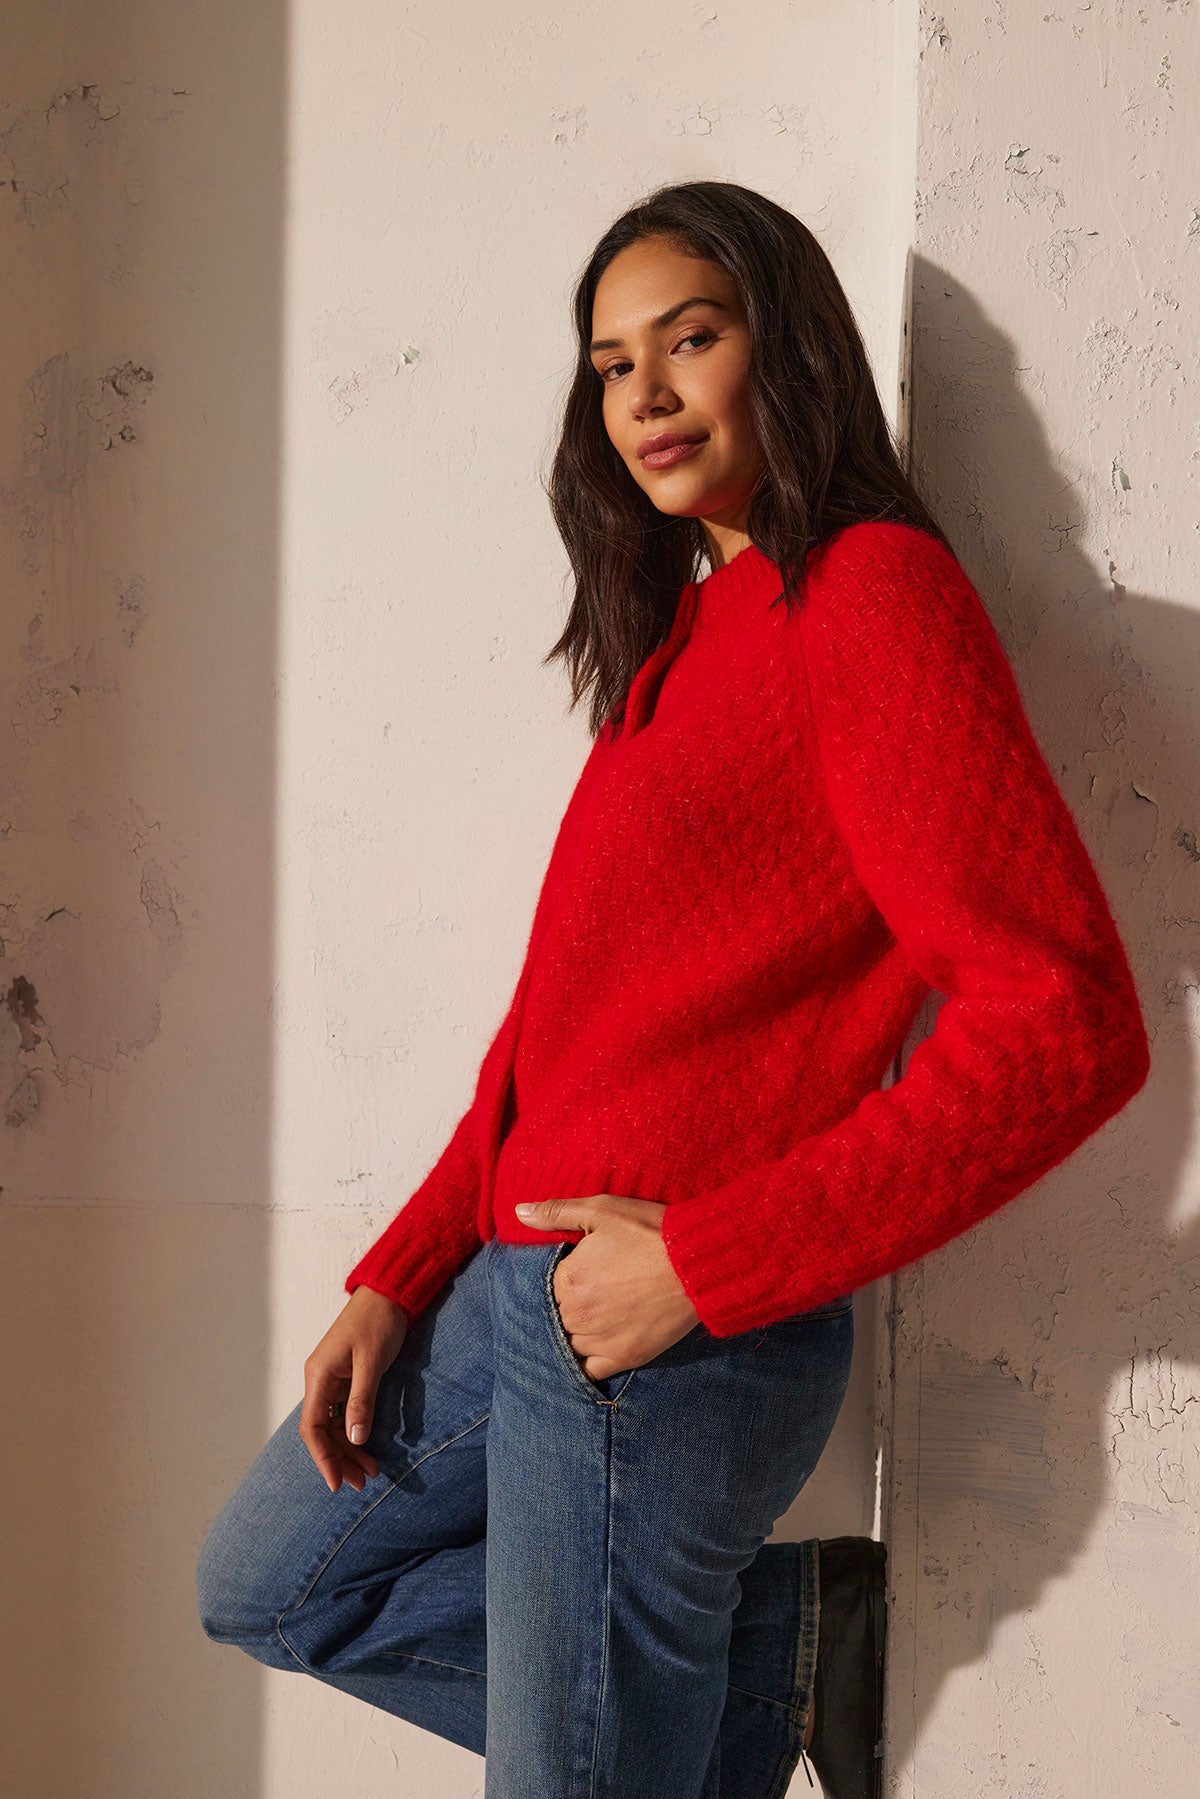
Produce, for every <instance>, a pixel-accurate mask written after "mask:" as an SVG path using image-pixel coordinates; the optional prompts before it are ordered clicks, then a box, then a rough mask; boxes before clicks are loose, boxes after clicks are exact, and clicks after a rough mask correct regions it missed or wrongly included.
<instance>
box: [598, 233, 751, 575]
mask: <svg viewBox="0 0 1200 1799" xmlns="http://www.w3.org/2000/svg"><path fill="white" fill-rule="evenodd" d="M592 339H593V341H592V345H591V361H592V367H593V368H594V369H595V370H596V374H597V378H598V379H599V380H600V382H601V384H602V386H603V388H604V424H605V429H606V430H607V432H608V435H609V437H610V438H611V440H612V442H613V445H614V446H615V448H616V449H617V451H618V452H619V454H620V455H621V457H622V458H623V459H624V462H625V466H626V468H627V469H628V470H629V472H630V474H631V475H632V476H633V478H634V480H635V481H636V482H637V484H638V486H639V487H641V488H643V489H644V490H645V492H646V493H647V494H648V495H649V497H650V499H651V500H652V501H653V502H654V504H655V506H657V508H658V509H659V511H660V512H667V513H670V514H672V515H673V516H674V517H677V518H698V519H700V520H701V521H702V522H703V524H704V525H705V527H706V529H707V534H708V538H709V544H710V548H712V547H713V546H714V545H715V546H716V549H717V551H718V552H719V554H718V555H717V556H716V557H714V561H728V560H729V558H730V556H731V555H734V554H736V552H737V549H739V548H741V547H742V544H743V543H745V542H748V541H749V539H748V538H747V537H746V536H745V533H744V531H743V530H742V528H741V527H742V525H743V523H744V521H745V517H746V511H747V508H748V506H749V503H750V496H751V493H752V491H753V489H754V485H755V482H756V480H757V479H758V476H759V474H760V473H761V471H762V469H763V467H764V466H765V458H764V457H763V454H762V451H761V449H760V448H759V445H758V441H757V438H756V437H755V434H754V430H753V427H752V425H751V422H750V412H749V406H748V403H747V401H748V394H747V385H746V380H747V372H748V370H749V367H750V347H751V345H750V328H749V325H748V323H747V321H746V315H745V312H744V310H743V308H742V304H741V301H740V299H739V297H738V292H737V289H736V287H735V286H734V283H733V281H732V279H731V278H730V277H729V276H728V275H727V274H726V273H725V271H724V269H721V268H719V267H718V266H717V264H716V263H712V262H707V261H703V260H701V259H699V258H697V257H694V256H685V255H684V254H682V252H680V251H678V250H675V249H672V248H671V247H669V246H668V245H667V243H666V242H665V241H664V240H663V239H661V238H645V239H643V240H642V241H641V242H639V243H636V244H631V245H630V246H629V248H628V249H626V250H622V251H621V252H620V253H619V255H617V256H615V257H614V258H613V260H612V262H610V263H609V265H608V267H607V268H606V269H605V271H604V273H603V275H602V276H601V277H600V280H599V282H598V283H597V286H596V293H595V298H594V300H593V304H592ZM676 432H677V433H680V434H681V435H683V436H685V437H689V438H699V439H701V440H702V441H701V442H700V443H699V444H698V445H697V446H696V447H695V448H694V449H691V450H689V451H688V452H687V453H686V454H684V455H683V456H681V457H680V458H679V459H678V460H675V459H670V458H668V459H665V460H663V461H661V462H656V459H655V458H654V456H653V454H651V455H649V456H646V455H643V454H640V453H639V451H640V450H641V449H642V447H643V446H644V445H645V443H646V440H647V439H651V438H655V437H658V436H661V435H663V434H664V433H676ZM739 538H740V539H741V542H739V541H738V540H739Z"/></svg>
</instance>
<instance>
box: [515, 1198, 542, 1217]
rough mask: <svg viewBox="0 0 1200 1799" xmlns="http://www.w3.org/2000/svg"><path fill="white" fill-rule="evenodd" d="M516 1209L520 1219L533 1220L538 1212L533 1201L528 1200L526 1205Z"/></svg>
mask: <svg viewBox="0 0 1200 1799" xmlns="http://www.w3.org/2000/svg"><path fill="white" fill-rule="evenodd" d="M515 1209H516V1214H517V1217H518V1218H532V1217H533V1214H534V1213H535V1212H536V1211H537V1206H536V1205H535V1204H534V1203H533V1202H532V1201H531V1200H526V1201H525V1202H524V1204H522V1205H519V1206H517V1207H516V1208H515Z"/></svg>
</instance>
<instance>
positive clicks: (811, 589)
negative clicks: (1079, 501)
mask: <svg viewBox="0 0 1200 1799" xmlns="http://www.w3.org/2000/svg"><path fill="white" fill-rule="evenodd" d="M781 588H782V581H781V577H780V572H779V569H778V568H777V567H776V565H775V564H774V563H773V562H771V561H770V560H769V559H768V558H767V557H766V556H765V555H764V554H763V553H762V552H761V551H760V550H759V549H758V548H757V546H755V545H753V544H751V545H749V546H748V547H746V548H745V549H743V550H742V551H741V552H740V553H739V554H738V555H736V556H735V557H733V559H732V560H731V561H729V562H728V563H726V564H724V565H723V566H722V567H720V568H719V569H717V570H715V571H714V572H713V573H712V574H710V575H709V576H708V577H707V578H706V579H705V580H703V581H701V582H689V583H688V584H687V585H686V586H685V587H684V588H683V590H682V593H681V594H680V597H679V601H678V604H677V607H676V611H675V616H674V620H673V623H672V625H671V629H670V632H669V634H668V636H667V638H666V639H665V640H664V642H663V643H661V644H660V645H659V646H658V648H657V649H655V650H654V652H653V653H652V654H651V655H650V656H649V657H648V658H647V660H646V661H645V662H644V663H643V665H642V667H641V668H640V669H639V671H638V673H637V674H636V676H635V677H634V680H633V683H632V685H631V687H630V690H629V693H628V696H627V700H626V707H625V716H624V719H623V721H622V722H621V723H620V724H619V725H617V724H614V720H613V718H612V716H610V717H609V719H608V720H607V721H606V722H605V725H604V727H603V729H602V730H601V731H600V732H599V734H598V735H597V737H596V738H595V739H594V741H593V743H592V746H591V751H590V754H589V755H588V757H587V760H586V763H585V765H584V767H583V770H582V772H581V774H580V776H579V780H578V783H577V785H576V788H575V791H574V793H573V794H572V796H571V799H570V802H569V804H568V806H567V809H566V813H565V815H564V817H563V820H562V823H561V825H560V828H559V832H558V836H557V839H556V841H555V844H554V847H553V851H552V853H551V857H550V861H549V866H548V868H547V870H546V874H545V877H544V880H543V883H542V888H541V893H540V895H539V898H538V902H537V907H536V910H535V913H534V917H533V922H532V928H531V933H530V937H529V942H528V946H527V949H526V954H525V959H524V965H523V967H522V969H521V974H520V978H519V980H518V982H517V987H516V992H515V994H514V996H513V999H512V1003H511V1005H510V1007H509V1010H508V1012H507V1014H506V1016H505V1018H504V1020H503V1021H502V1023H501V1025H500V1028H499V1030H498V1032H497V1033H496V1036H495V1037H494V1039H493V1041H492V1043H491V1045H490V1047H489V1049H488V1050H487V1053H486V1055H485V1056H484V1058H483V1061H482V1064H481V1066H480V1069H479V1075H478V1080H477V1084H476V1089H475V1093H474V1097H473V1099H472V1102H471V1105H470V1107H469V1108H468V1110H467V1111H466V1112H465V1114H464V1115H463V1117H462V1118H461V1119H460V1121H459V1123H458V1125H457V1127H456V1129H455V1130H454V1133H453V1135H452V1136H451V1138H450V1141H449V1143H448V1144H447V1145H446V1148H445V1149H444V1151H443V1152H442V1154H441V1156H440V1157H439V1158H438V1160H437V1162H436V1164H435V1165H434V1167H433V1168H432V1169H431V1170H430V1172H429V1173H428V1174H427V1175H426V1177H425V1178H424V1179H423V1180H422V1182H421V1184H420V1185H419V1186H418V1187H417V1189H416V1191H415V1192H414V1193H413V1194H412V1196H411V1198H410V1199H409V1200H408V1201H407V1203H406V1204H405V1205H404V1206H403V1207H402V1208H401V1210H400V1211H399V1213H398V1214H397V1215H396V1217H395V1218H394V1219H393V1220H392V1222H391V1223H390V1224H388V1226H387V1227H386V1229H385V1230H384V1231H383V1233H382V1235H381V1236H380V1237H379V1238H378V1239H377V1240H376V1241H375V1242H374V1243H373V1244H372V1245H371V1247H370V1248H369V1249H368V1250H367V1251H366V1253H365V1254H364V1255H363V1257H362V1258H361V1260H360V1261H359V1262H358V1263H357V1265H356V1266H355V1268H354V1269H353V1270H352V1271H351V1273H350V1274H349V1275H348V1276H347V1278H346V1282H345V1286H346V1290H347V1291H348V1292H353V1291H354V1289H355V1287H356V1286H357V1285H359V1284H360V1283H365V1284H366V1285H368V1286H370V1287H372V1288H374V1289H375V1290H376V1291H378V1292H380V1293H384V1294H386V1295H387V1296H388V1297H389V1298H390V1299H393V1300H395V1301H396V1302H397V1303H398V1304H400V1305H402V1306H403V1307H404V1308H405V1310H406V1311H407V1313H408V1316H409V1319H410V1321H411V1320H412V1319H414V1318H415V1317H416V1316H417V1315H418V1314H419V1313H420V1311H421V1310H422V1309H423V1308H424V1307H425V1306H426V1305H428V1303H429V1302H430V1300H431V1299H432V1298H433V1297H434V1295H435V1294H436V1293H437V1292H438V1291H439V1289H440V1288H441V1287H442V1285H443V1283H444V1282H446V1281H447V1280H448V1279H449V1278H450V1277H451V1276H452V1275H453V1274H454V1272H455V1271H456V1270H457V1269H458V1268H460V1267H461V1266H462V1264H463V1263H464V1262H465V1261H466V1260H467V1258H468V1257H469V1256H470V1255H471V1254H472V1253H473V1252H474V1251H475V1250H476V1249H477V1248H478V1247H479V1245H480V1244H481V1243H482V1242H485V1241H487V1240H488V1238H490V1237H491V1236H492V1235H493V1234H495V1235H497V1236H498V1237H499V1238H500V1239H501V1240H502V1241H504V1242H510V1243H541V1244H543V1245H545V1244H547V1243H552V1242H578V1241H579V1240H580V1239H581V1238H582V1236H583V1235H584V1232H583V1231H582V1230H580V1229H572V1230H566V1229H563V1230H558V1231H554V1230H537V1229H534V1228H533V1227H532V1226H527V1225H523V1224H522V1223H521V1222H520V1221H519V1220H518V1219H517V1218H516V1217H515V1215H514V1210H513V1208H514V1206H515V1205H516V1203H517V1201H518V1200H526V1199H532V1200H541V1199H551V1198H559V1197H577V1196H586V1195H591V1194H599V1193H613V1194H623V1195H629V1196H631V1197H633V1198H639V1199H650V1200H657V1201H659V1202H662V1203H664V1204H665V1205H666V1207H667V1210H666V1211H665V1212H664V1214H663V1218H662V1233H663V1241H664V1245H665V1247H666V1251H667V1254H668V1256H669V1259H670V1261H671V1264H672V1266H673V1268H674V1269H675V1272H676V1273H677V1275H678V1277H679V1279H680V1281H681V1282H682V1284H683V1287H684V1289H685V1291H686V1292H687V1294H688V1296H689V1298H690V1299H691V1301H692V1304H693V1305H694V1307H695V1309H696V1312H697V1314H698V1317H699V1319H700V1321H701V1323H702V1324H704V1325H705V1326H706V1327H707V1328H708V1330H709V1331H710V1332H711V1333H712V1334H713V1335H715V1336H719V1337H724V1336H731V1335H734V1334H736V1333H737V1332H740V1331H746V1330H749V1329H751V1328H753V1327H756V1326H759V1325H763V1324H767V1323H772V1322H774V1321H776V1320H778V1319H781V1318H785V1317H791V1316H794V1315H795V1314H796V1313H799V1312H802V1311H806V1310H808V1309H810V1308H811V1307H814V1306H817V1305H820V1304H822V1303H823V1302H824V1301H826V1300H828V1299H831V1298H834V1297H836V1296H838V1295H840V1294H843V1293H847V1292H852V1291H853V1290H854V1289H855V1288H857V1287H860V1286H862V1285H863V1284H864V1283H866V1282H869V1281H873V1280H877V1279H879V1278H880V1277H881V1276H883V1275H887V1274H890V1273H892V1272H893V1271H894V1270H896V1269H898V1268H900V1267H901V1266H903V1265H904V1264H906V1263H909V1262H912V1261H914V1260H915V1259H917V1258H918V1257H920V1256H923V1255H925V1254H927V1253H928V1252H929V1251H931V1250H934V1249H937V1248H938V1247H939V1246H940V1245H942V1244H944V1243H946V1242H947V1241H949V1240H950V1239H951V1238H953V1237H955V1236H957V1235H959V1234H960V1233H961V1232H963V1231H965V1230H967V1229H968V1228H969V1227H970V1226H972V1225H975V1224H977V1223H978V1222H979V1221H980V1220H982V1219H984V1218H986V1217H987V1216H988V1215H989V1214H990V1213H992V1212H994V1211H995V1210H996V1209H997V1208H998V1207H999V1206H1002V1205H1003V1204H1005V1202H1006V1201H1008V1200H1011V1199H1013V1198H1014V1197H1015V1196H1016V1195H1017V1194H1019V1193H1021V1192H1023V1191H1024V1190H1025V1189H1026V1188H1028V1187H1029V1186H1030V1185H1031V1184H1032V1183H1033V1182H1034V1181H1036V1180H1037V1179H1038V1177H1039V1176H1041V1175H1043V1174H1045V1173H1046V1172H1047V1171H1048V1170H1049V1169H1051V1168H1053V1167H1054V1166H1055V1165H1056V1164H1057V1163H1059V1162H1061V1161H1062V1160H1063V1159H1064V1158H1065V1157H1066V1156H1068V1155H1069V1154H1070V1153H1071V1152H1072V1151H1073V1150H1074V1149H1075V1148H1077V1147H1078V1145H1079V1144H1081V1143H1082V1142H1083V1141H1084V1139H1085V1138H1087V1137H1088V1136H1090V1135H1091V1134H1092V1133H1093V1132H1094V1131H1096V1130H1097V1129H1098V1128H1099V1127H1100V1126H1101V1125H1103V1124H1104V1123H1105V1122H1106V1121H1107V1120H1108V1119H1109V1118H1111V1117H1112V1116H1113V1114H1114V1113H1116V1112H1117V1111H1119V1110H1120V1109H1121V1107H1123V1106H1124V1105H1125V1104H1126V1102H1127V1101H1128V1100H1129V1099H1130V1098H1132V1096H1133V1095H1134V1094H1135V1093H1137V1091H1138V1090H1139V1089H1140V1088H1141V1086H1142V1085H1143V1083H1144V1082H1145V1080H1146V1078H1147V1074H1148V1072H1149V1066H1150V1050H1149V1043H1148V1039H1147V1033H1146V1029H1145V1024H1144V1020H1143V1016H1142V1010H1141V1007H1140V1004H1139V999H1138V994H1137V989H1136V987H1135V984H1134V979H1133V975H1132V973H1131V970H1130V966H1129V962H1128V959H1127V956H1126V953H1125V949H1124V946H1123V943H1122V940H1121V938H1120V936H1119V935H1118V931H1117V927H1116V924H1115V922H1114V919H1113V916H1112V913H1111V910H1110V907H1109V905H1108V902H1107V898H1106V895H1105V892H1104V890H1103V888H1102V886H1101V883H1100V880H1099V877H1098V875H1097V872H1096V869H1095V867H1094V865H1093V863H1092V861H1091V859H1090V857H1089V854H1088V852H1087V850H1086V848H1085V847H1084V844H1083V841H1082V839H1081V837H1080V834H1079V831H1078V829H1077V827H1076V824H1075V821H1074V818H1073V815H1072V813H1071V812H1070V810H1069V808H1068V806H1067V804H1066V801H1065V799H1064V798H1063V795H1062V793H1061V792H1060V790H1059V788H1058V786H1057V785H1056V782H1055V780H1054V777H1053V776H1052V774H1051V772H1050V770H1049V768H1048V766H1047V764H1046V762H1045V760H1044V758H1043V756H1042V753H1041V751H1040V749H1039V747H1038V744H1037V742H1036V740H1035V737H1034V734H1033V731H1032V728H1031V726H1030V723H1029V720H1028V716H1027V714H1026V711H1025V708H1024V705H1023V702H1022V698H1021V695H1020V692H1019V689H1018V686H1017V683H1016V679H1015V677H1014V674H1013V671H1012V668H1011V666H1010V664H1009V662H1008V660H1007V658H1006V655H1005V653H1004V650H1003V648H1002V645H1001V643H1000V640H999V637H998V635H997V633H996V630H995V628H994V626H993V625H992V623H991V621H990V619H989V617H988V614H987V612H986V610H985V608H984V606H983V603H982V601H981V599H980V597H979V595H978V593H977V592H976V590H975V588H974V587H973V585H972V583H971V581H970V580H969V579H968V577H967V575H966V574H965V572H964V570H963V569H962V567H961V565H960V563H959V562H958V560H957V558H956V557H955V556H954V555H953V554H952V553H951V552H950V551H949V550H948V549H947V548H946V546H945V545H944V544H942V543H941V542H940V541H939V540H938V539H936V538H934V537H932V536H930V535H929V534H928V533H926V532H923V531H920V530H918V529H917V528H916V527H914V526H911V525H907V524H896V523H879V522H873V521H872V522H862V523H858V524H853V525H850V526H847V527H844V528H843V529H841V530H839V531H837V532H835V533H834V534H833V535H832V536H831V537H829V538H827V539H825V540H824V542H823V543H821V544H819V545H818V546H816V548H815V549H814V550H812V551H811V552H810V554H809V557H808V561H807V565H806V572H805V581H804V585H803V589H802V594H801V600H800V606H799V610H798V611H795V612H794V613H791V614H789V612H788V610H787V609H786V608H785V605H784V603H783V601H782V600H781V599H779V600H778V603H776V604H772V602H773V601H776V599H777V596H778V595H779V594H780V592H781ZM931 990H932V991H934V992H936V993H937V994H940V995H942V996H944V998H943V1003H942V1005H941V1007H940V1009H939V1011H938V1013H937V1019H936V1023H935V1025H934V1028H933V1030H932V1031H931V1032H930V1033H929V1034H927V1035H926V1037H925V1038H924V1039H923V1040H922V1041H921V1042H920V1043H918V1044H917V1046H916V1048H915V1049H914V1050H913V1051H912V1053H911V1055H910V1056H909V1057H908V1061H907V1066H906V1067H905V1069H904V1072H903V1074H902V1075H901V1076H900V1078H899V1079H898V1080H895V1081H893V1082H891V1084H890V1085H886V1086H884V1085H881V1083H882V1082H883V1080H884V1077H885V1075H886V1074H887V1073H888V1071H889V1068H890V1065H891V1063H892V1061H893V1058H894V1057H895V1056H896V1054H897V1051H898V1050H899V1049H900V1048H901V1046H902V1045H903V1043H904V1040H905V1038H906V1036H907V1034H908V1032H909V1030H910V1028H911V1026H912V1024H913V1022H914V1020H915V1018H916V1014H917V1011H918V1009H919V1007H920V1004H921V1002H922V1000H923V999H924V998H925V997H926V996H927V995H928V994H929V993H930V991H931Z"/></svg>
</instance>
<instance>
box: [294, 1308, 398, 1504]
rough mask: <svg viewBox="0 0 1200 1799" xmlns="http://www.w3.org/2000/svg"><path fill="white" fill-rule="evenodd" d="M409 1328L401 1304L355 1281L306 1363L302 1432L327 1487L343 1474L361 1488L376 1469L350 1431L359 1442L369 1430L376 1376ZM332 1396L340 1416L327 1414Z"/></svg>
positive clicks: (388, 1363)
mask: <svg viewBox="0 0 1200 1799" xmlns="http://www.w3.org/2000/svg"><path fill="white" fill-rule="evenodd" d="M407 1330H408V1316H407V1314H406V1312H405V1310H404V1307H403V1306H398V1305H396V1304H395V1303H394V1302H393V1301H392V1300H390V1299H387V1298H386V1297H385V1296H384V1295H383V1294H382V1293H376V1292H375V1290H374V1289H373V1288H372V1287H356V1288H355V1289H354V1291H353V1293H352V1294H351V1295H350V1298H349V1300H348V1301H347V1303H346V1304H345V1305H344V1306H343V1307H342V1309H341V1311H340V1312H339V1313H338V1315H337V1317H336V1318H335V1319H334V1321H333V1323H332V1324H331V1325H330V1327H329V1329H328V1330H327V1331H326V1332H325V1335H324V1336H323V1337H322V1338H321V1341H320V1342H319V1343H318V1344H317V1347H316V1348H315V1349H314V1350H313V1352H312V1354H311V1355H310V1356H309V1357H308V1358H307V1360H306V1361H305V1363H304V1403H303V1405H302V1406H301V1410H300V1427H299V1428H300V1436H301V1438H302V1439H303V1441H304V1444H305V1447H306V1448H307V1450H308V1453H309V1454H310V1455H311V1456H312V1459H313V1461H314V1462H315V1463H316V1464H317V1467H318V1468H319V1469H320V1470H321V1473H322V1475H323V1476H324V1478H325V1483H326V1485H327V1486H328V1488H329V1490H330V1492H331V1493H336V1492H337V1490H338V1488H339V1487H340V1486H341V1484H342V1481H343V1480H346V1481H348V1482H349V1484H350V1486H352V1487H353V1488H354V1490H355V1492H356V1493H361V1492H362V1490H363V1488H364V1487H365V1486H366V1484H367V1481H368V1480H369V1479H370V1480H374V1478H375V1476H376V1475H377V1474H378V1473H379V1463H378V1462H377V1461H376V1459H375V1457H374V1456H373V1455H371V1454H370V1452H369V1451H368V1450H366V1449H359V1448H358V1447H357V1446H356V1445H355V1444H354V1443H352V1442H351V1441H350V1435H349V1433H351V1432H353V1433H354V1434H355V1435H356V1436H357V1437H358V1442H359V1443H365V1442H366V1440H367V1438H368V1436H369V1435H370V1434H371V1420H372V1418H373V1416H374V1412H375V1395H376V1393H377V1391H378V1389H379V1382H380V1380H381V1378H382V1377H383V1374H384V1372H385V1370H386V1369H388V1368H390V1367H391V1365H392V1363H393V1362H394V1361H395V1359H396V1357H397V1355H398V1354H399V1352H400V1345H401V1344H402V1343H403V1342H404V1338H405V1334H406V1332H407ZM335 1399H344V1400H345V1401H346V1413H345V1416H344V1417H343V1418H337V1419H334V1418H331V1417H330V1416H329V1407H330V1405H331V1404H332V1402H333V1401H334V1400H335Z"/></svg>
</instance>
